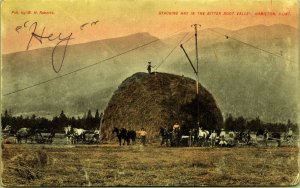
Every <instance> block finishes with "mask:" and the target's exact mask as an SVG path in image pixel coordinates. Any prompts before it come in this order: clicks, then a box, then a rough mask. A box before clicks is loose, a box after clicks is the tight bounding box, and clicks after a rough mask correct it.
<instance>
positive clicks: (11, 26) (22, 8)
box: [1, 0, 299, 53]
mask: <svg viewBox="0 0 300 188" xmlns="http://www.w3.org/2000/svg"><path fill="white" fill-rule="evenodd" d="M298 6H299V3H298V2H297V0H222V1H216V0H210V1H208V0H160V1H158V0H126V1H125V0H110V1H107V0H22V1H20V0H6V1H4V2H2V26H1V32H2V39H3V43H2V50H3V51H2V52H3V53H11V52H16V51H25V50H26V47H27V44H28V42H29V39H30V37H31V33H32V32H33V28H34V27H31V29H30V26H31V25H32V23H34V22H37V27H36V33H37V34H41V32H42V30H43V28H44V27H45V31H44V36H48V35H49V34H51V33H53V36H52V38H54V37H56V36H58V35H59V33H62V34H61V38H63V37H66V36H69V35H70V34H71V33H72V38H74V39H72V40H71V41H70V43H69V44H74V43H82V42H88V41H93V40H99V39H104V38H114V37H118V36H124V35H128V34H132V33H137V32H149V33H150V34H152V35H154V36H157V37H166V36H167V35H170V34H172V33H174V32H176V31H178V30H181V29H183V28H185V30H182V31H192V30H193V29H192V28H191V27H190V25H191V24H193V23H199V24H201V25H202V27H201V29H203V28H210V27H222V28H227V29H239V28H243V27H246V26H251V25H256V24H265V25H272V24H288V25H291V26H293V27H298V25H297V19H298ZM28 11H31V13H30V14H28ZM34 11H37V13H38V14H34ZM40 11H43V12H48V13H50V14H39V13H40ZM161 11H162V12H165V11H169V12H178V15H160V14H159V13H160V12H161ZM225 11H226V12H234V15H223V12H225ZM181 12H188V15H181ZM190 12H195V15H191V14H190ZM198 12H204V13H205V15H198ZM208 12H212V13H211V14H210V15H209V13H208ZM215 12H220V13H221V15H216V14H218V13H215ZM237 12H244V13H246V12H249V13H250V14H249V15H243V16H238V15H236V14H237ZM257 12H275V13H276V14H277V15H276V16H270V15H268V16H257V15H255V13H257ZM279 13H288V15H279ZM97 20H98V21H99V22H97V23H96V24H93V25H91V22H93V21H97ZM24 23H25V24H24ZM85 23H88V24H87V25H85V26H84V27H83V28H82V29H81V28H80V26H82V24H85ZM24 25H25V26H26V28H25V27H24ZM18 26H19V29H17V27H18ZM16 30H18V31H16ZM42 42H43V44H40V43H39V42H38V41H37V40H36V39H33V40H32V42H31V46H30V48H29V49H34V48H41V47H46V46H53V45H55V44H56V43H57V40H55V41H54V42H53V43H50V42H48V39H43V40H42Z"/></svg>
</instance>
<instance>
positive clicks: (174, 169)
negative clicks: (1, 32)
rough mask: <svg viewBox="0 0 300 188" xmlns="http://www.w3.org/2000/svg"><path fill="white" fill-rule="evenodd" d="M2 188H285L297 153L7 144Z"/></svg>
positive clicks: (292, 179)
mask: <svg viewBox="0 0 300 188" xmlns="http://www.w3.org/2000/svg"><path fill="white" fill-rule="evenodd" d="M2 161H3V166H4V168H3V169H2V170H3V174H2V183H3V185H4V186H17V185H26V186H138V185H144V186H149V185H150V186H202V185H204V186H205V185H207V186H287V185H295V184H296V183H298V176H297V175H298V172H299V168H298V148H296V147H234V148H200V147H190V148H188V147H181V148H169V147H160V146H153V145H152V146H150V145H149V146H141V145H135V146H117V145H99V146H97V145H95V146H92V145H76V146H71V145H37V144H35V145H33V144H21V145H17V144H6V145H4V149H3V151H2Z"/></svg>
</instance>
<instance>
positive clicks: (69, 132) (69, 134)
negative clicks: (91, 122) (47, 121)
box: [64, 125, 73, 144]
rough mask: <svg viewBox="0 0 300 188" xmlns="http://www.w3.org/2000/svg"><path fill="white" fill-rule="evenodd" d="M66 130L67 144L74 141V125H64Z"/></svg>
mask: <svg viewBox="0 0 300 188" xmlns="http://www.w3.org/2000/svg"><path fill="white" fill-rule="evenodd" d="M64 131H65V136H66V139H67V144H71V143H73V134H72V126H71V125H68V126H67V127H64Z"/></svg>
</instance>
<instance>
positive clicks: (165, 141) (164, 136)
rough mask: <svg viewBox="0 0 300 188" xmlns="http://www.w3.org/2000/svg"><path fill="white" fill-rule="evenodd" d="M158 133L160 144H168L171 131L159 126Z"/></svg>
mask: <svg viewBox="0 0 300 188" xmlns="http://www.w3.org/2000/svg"><path fill="white" fill-rule="evenodd" d="M159 134H160V136H161V143H160V145H161V146H162V145H164V144H166V146H170V144H171V138H172V133H171V132H169V131H168V129H167V128H163V127H160V128H159Z"/></svg>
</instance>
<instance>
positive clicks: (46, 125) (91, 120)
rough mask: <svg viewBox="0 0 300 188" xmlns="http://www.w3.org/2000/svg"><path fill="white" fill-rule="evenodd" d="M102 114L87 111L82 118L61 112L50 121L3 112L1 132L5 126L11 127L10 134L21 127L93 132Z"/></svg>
mask: <svg viewBox="0 0 300 188" xmlns="http://www.w3.org/2000/svg"><path fill="white" fill-rule="evenodd" d="M101 118H102V114H100V113H99V110H98V109H97V110H96V112H95V114H94V115H93V114H92V112H91V110H88V112H87V113H85V114H84V116H83V117H80V116H78V117H76V118H75V117H74V116H72V117H67V116H66V115H65V113H64V111H63V110H62V111H61V113H60V114H59V115H58V116H54V117H53V118H52V120H49V119H47V118H44V117H37V116H36V115H35V114H33V115H32V116H31V117H29V116H25V117H24V116H22V115H20V116H13V115H12V113H11V112H9V111H8V110H5V112H4V114H1V126H2V130H3V129H5V127H6V126H7V125H10V126H11V130H12V132H13V133H14V132H16V131H17V130H19V129H20V128H22V127H26V128H32V129H38V130H41V131H55V132H64V127H66V126H68V125H72V127H74V128H83V129H86V130H95V129H98V128H99V125H100V120H101Z"/></svg>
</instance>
